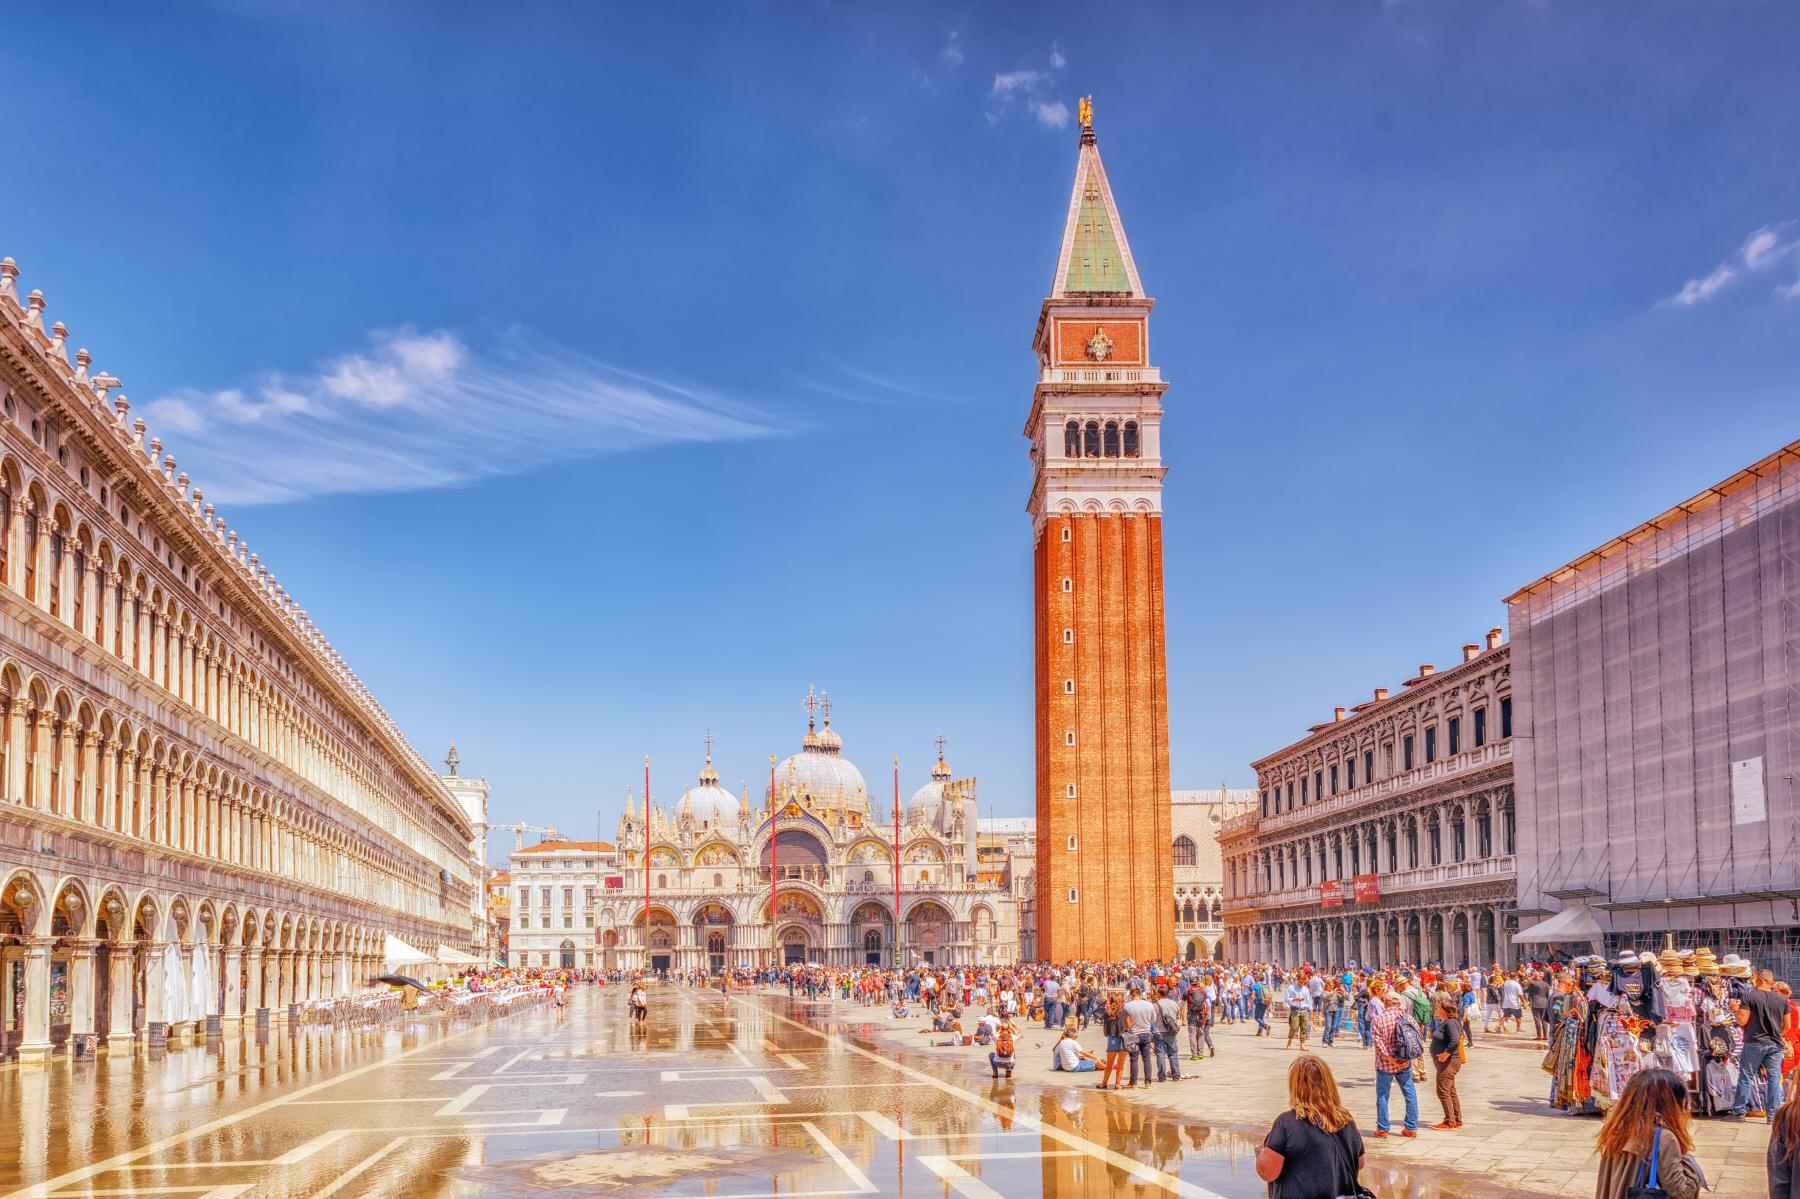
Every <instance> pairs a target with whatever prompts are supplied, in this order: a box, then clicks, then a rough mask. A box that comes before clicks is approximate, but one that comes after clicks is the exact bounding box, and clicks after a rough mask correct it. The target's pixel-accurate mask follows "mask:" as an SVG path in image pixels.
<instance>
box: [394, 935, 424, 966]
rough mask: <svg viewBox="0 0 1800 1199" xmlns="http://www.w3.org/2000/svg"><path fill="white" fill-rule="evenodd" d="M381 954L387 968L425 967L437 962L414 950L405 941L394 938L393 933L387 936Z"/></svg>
mask: <svg viewBox="0 0 1800 1199" xmlns="http://www.w3.org/2000/svg"><path fill="white" fill-rule="evenodd" d="M382 953H383V955H384V958H383V960H384V961H386V962H387V964H388V965H389V966H426V965H431V964H433V963H435V962H436V961H437V959H436V958H434V957H432V956H431V955H430V954H428V953H421V952H420V951H418V950H417V949H414V948H413V947H412V946H410V945H408V944H407V943H406V942H405V941H402V940H401V939H400V938H399V937H396V936H395V935H394V934H393V933H389V934H388V935H387V941H386V943H385V948H384V949H383V950H382Z"/></svg>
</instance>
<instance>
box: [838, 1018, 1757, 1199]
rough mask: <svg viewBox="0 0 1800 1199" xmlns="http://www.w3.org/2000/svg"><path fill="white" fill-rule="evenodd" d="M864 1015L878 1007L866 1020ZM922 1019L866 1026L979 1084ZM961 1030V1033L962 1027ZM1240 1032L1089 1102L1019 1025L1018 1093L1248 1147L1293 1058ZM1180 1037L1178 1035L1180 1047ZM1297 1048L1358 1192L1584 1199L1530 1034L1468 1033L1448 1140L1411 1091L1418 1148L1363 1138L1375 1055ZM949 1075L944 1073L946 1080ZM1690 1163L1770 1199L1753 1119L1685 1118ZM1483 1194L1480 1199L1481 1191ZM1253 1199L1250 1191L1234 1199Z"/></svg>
mask: <svg viewBox="0 0 1800 1199" xmlns="http://www.w3.org/2000/svg"><path fill="white" fill-rule="evenodd" d="M864 1010H866V1011H875V1010H876V1009H864ZM924 1023H926V1021H925V1020H921V1019H909V1020H905V1021H892V1020H886V1019H876V1020H874V1021H872V1022H871V1027H872V1028H873V1029H874V1030H875V1031H876V1034H877V1036H878V1037H879V1039H880V1041H881V1042H882V1043H883V1044H884V1045H888V1046H892V1047H894V1048H898V1049H902V1050H904V1051H905V1052H906V1054H907V1056H908V1057H909V1058H913V1057H918V1058H924V1059H927V1060H930V1061H933V1062H936V1063H939V1064H940V1066H947V1067H948V1068H950V1069H952V1070H954V1071H956V1072H958V1073H960V1074H962V1075H964V1076H971V1075H974V1076H980V1077H986V1076H987V1075H988V1074H989V1067H988V1063H987V1051H986V1050H985V1049H983V1048H982V1047H980V1046H974V1047H970V1048H962V1047H957V1048H949V1047H937V1046H934V1045H932V1041H933V1040H934V1039H939V1040H941V1039H942V1037H941V1035H940V1036H939V1037H937V1038H932V1037H927V1036H923V1035H920V1034H919V1033H918V1032H917V1031H916V1030H917V1029H918V1028H919V1027H921V1026H922V1025H923V1024H924ZM965 1023H966V1024H969V1025H971V1026H972V1023H973V1022H972V1021H965ZM1253 1027H1254V1025H1251V1024H1235V1025H1220V1026H1218V1027H1216V1028H1215V1029H1214V1030H1213V1041H1214V1044H1215V1046H1216V1047H1217V1050H1218V1056H1217V1057H1213V1058H1209V1059H1207V1060H1206V1061H1204V1062H1190V1061H1188V1060H1186V1057H1185V1055H1184V1057H1183V1060H1182V1063H1181V1068H1182V1070H1183V1072H1184V1073H1191V1075H1192V1077H1191V1078H1190V1079H1188V1080H1186V1081H1183V1082H1180V1083H1171V1084H1167V1085H1162V1086H1154V1087H1152V1088H1151V1089H1149V1090H1147V1091H1144V1090H1132V1091H1124V1092H1116V1093H1115V1092H1110V1091H1109V1092H1094V1091H1093V1088H1094V1078H1095V1076H1094V1075H1091V1074H1082V1075H1070V1074H1064V1073H1060V1072H1057V1071H1054V1070H1052V1069H1051V1068H1050V1046H1051V1045H1053V1044H1055V1042H1056V1039H1057V1034H1056V1033H1054V1032H1051V1031H1048V1030H1045V1029H1043V1028H1041V1027H1037V1026H1031V1027H1026V1028H1025V1029H1024V1031H1023V1033H1022V1034H1021V1035H1020V1037H1019V1044H1018V1056H1017V1067H1016V1069H1015V1077H1016V1081H1017V1082H1018V1083H1019V1084H1021V1085H1029V1086H1033V1087H1041V1088H1043V1089H1045V1090H1046V1091H1049V1092H1070V1091H1076V1090H1083V1091H1089V1092H1093V1093H1094V1094H1097V1095H1099V1096H1100V1097H1101V1098H1102V1099H1103V1100H1105V1101H1106V1102H1108V1103H1110V1104H1114V1105H1118V1106H1120V1107H1125V1108H1139V1107H1155V1108H1158V1109H1163V1110H1166V1111H1168V1112H1170V1113H1172V1114H1174V1115H1175V1116H1177V1117H1183V1118H1187V1119H1190V1120H1193V1121H1197V1122H1199V1123H1201V1124H1203V1125H1204V1126H1205V1127H1207V1128H1209V1129H1211V1130H1213V1131H1214V1133H1215V1134H1219V1133H1224V1134H1239V1135H1241V1136H1242V1137H1243V1138H1245V1139H1246V1140H1248V1141H1250V1142H1251V1143H1252V1144H1255V1143H1260V1141H1261V1140H1262V1138H1263V1136H1264V1135H1265V1134H1266V1133H1267V1132H1268V1129H1269V1126H1270V1125H1271V1124H1272V1123H1273V1122H1274V1120H1275V1117H1276V1116H1277V1115H1279V1114H1280V1113H1281V1112H1282V1111H1283V1110H1284V1109H1285V1107H1286V1099H1287V1070H1288V1066H1289V1063H1291V1062H1292V1061H1293V1059H1294V1056H1295V1053H1296V1052H1297V1051H1296V1050H1290V1049H1287V1048H1286V1047H1285V1029H1284V1028H1282V1027H1275V1028H1273V1029H1272V1031H1271V1033H1270V1035H1269V1036H1268V1037H1260V1038H1259V1037H1254V1036H1252V1035H1251V1033H1250V1030H1251V1029H1252V1028H1253ZM1082 1045H1083V1047H1084V1048H1085V1049H1087V1050H1088V1051H1089V1052H1094V1053H1099V1052H1100V1051H1101V1050H1103V1049H1104V1046H1105V1038H1104V1037H1103V1036H1102V1035H1100V1032H1099V1029H1098V1027H1097V1026H1094V1027H1090V1028H1089V1029H1088V1030H1087V1032H1085V1033H1083V1034H1082ZM1186 1045H1187V1033H1186V1031H1185V1030H1183V1032H1182V1047H1183V1048H1186ZM1308 1048H1309V1049H1310V1050H1311V1051H1313V1052H1317V1053H1318V1054H1319V1055H1320V1056H1322V1057H1323V1058H1324V1059H1325V1060H1326V1061H1327V1062H1328V1063H1330V1065H1331V1068H1332V1073H1333V1074H1334V1075H1336V1077H1337V1080H1338V1086H1339V1088H1340V1090H1341V1091H1342V1094H1343V1098H1344V1103H1345V1106H1347V1107H1348V1108H1349V1109H1350V1112H1351V1114H1352V1115H1353V1116H1354V1117H1355V1119H1356V1123H1357V1127H1358V1128H1359V1129H1361V1130H1362V1132H1363V1136H1364V1138H1365V1143H1366V1145H1367V1146H1368V1158H1367V1169H1365V1178H1364V1181H1365V1183H1367V1184H1369V1185H1371V1186H1372V1187H1373V1189H1374V1190H1375V1191H1376V1192H1377V1193H1378V1194H1379V1195H1381V1196H1383V1199H1386V1197H1387V1196H1390V1195H1393V1196H1401V1195H1405V1196H1409V1197H1410V1196H1420V1197H1423V1196H1430V1195H1440V1194H1448V1193H1465V1192H1464V1191H1463V1190H1462V1189H1460V1188H1467V1190H1466V1193H1469V1194H1490V1195H1499V1194H1503V1193H1512V1194H1528V1195H1554V1196H1572V1195H1592V1194H1593V1192H1594V1179H1595V1173H1596V1170H1597V1169H1598V1165H1599V1158H1598V1157H1597V1155H1596V1154H1595V1153H1594V1136H1595V1134H1596V1133H1597V1132H1598V1131H1599V1128H1600V1120H1599V1118H1598V1117H1595V1116H1586V1117H1582V1116H1571V1115H1565V1114H1563V1113H1561V1112H1558V1111H1555V1110H1554V1109H1552V1108H1551V1107H1550V1106H1549V1104H1548V1102H1546V1095H1547V1092H1548V1088H1549V1077H1550V1076H1549V1075H1547V1074H1545V1073H1544V1072H1543V1070H1542V1068H1541V1067H1540V1065H1539V1062H1540V1060H1541V1059H1542V1057H1543V1046H1541V1045H1538V1044H1537V1043H1535V1042H1533V1041H1532V1040H1531V1038H1530V1035H1529V1034H1528V1033H1527V1034H1525V1035H1518V1034H1510V1033H1509V1034H1504V1035H1499V1034H1491V1033H1487V1034H1484V1033H1480V1032H1478V1033H1477V1042H1476V1045H1475V1047H1474V1049H1473V1050H1472V1051H1471V1052H1470V1054H1469V1061H1468V1063H1467V1064H1466V1065H1465V1066H1464V1067H1463V1069H1462V1072H1461V1074H1460V1075H1459V1077H1458V1079H1457V1082H1458V1087H1457V1090H1458V1094H1459V1095H1460V1096H1461V1098H1462V1105H1463V1121H1464V1125H1465V1126H1464V1127H1463V1128H1462V1129H1460V1130H1457V1131H1455V1132H1436V1131H1433V1130H1432V1129H1431V1127H1430V1126H1431V1125H1432V1124H1435V1123H1437V1122H1438V1121H1439V1120H1440V1119H1442V1118H1443V1112H1442V1109H1440V1108H1439V1106H1438V1102H1437V1093H1436V1091H1435V1090H1434V1089H1433V1087H1432V1084H1431V1082H1429V1081H1427V1082H1425V1083H1422V1084H1420V1085H1419V1087H1418V1092H1419V1125H1420V1131H1419V1135H1418V1137H1417V1138H1414V1139H1408V1138H1403V1137H1400V1136H1398V1135H1395V1136H1392V1137H1389V1138H1387V1139H1385V1140H1379V1141H1378V1140H1374V1139H1372V1138H1371V1137H1370V1135H1369V1134H1371V1133H1373V1132H1374V1131H1375V1064H1374V1055H1373V1053H1372V1052H1371V1051H1369V1050H1365V1049H1363V1048H1362V1047H1361V1045H1360V1043H1359V1042H1358V1041H1357V1040H1356V1039H1355V1038H1354V1037H1352V1036H1345V1037H1342V1038H1340V1039H1339V1040H1338V1042H1337V1043H1336V1044H1335V1045H1333V1046H1332V1047H1331V1048H1321V1047H1320V1046H1319V1043H1318V1040H1317V1038H1316V1037H1315V1038H1314V1039H1313V1040H1312V1041H1311V1042H1310V1044H1309V1046H1308ZM953 1076H954V1075H953ZM1390 1103H1391V1105H1392V1107H1391V1110H1390V1112H1389V1117H1390V1119H1391V1121H1392V1126H1393V1129H1394V1130H1395V1132H1396V1134H1397V1133H1398V1130H1399V1128H1400V1127H1401V1117H1402V1114H1403V1112H1404V1110H1405V1107H1404V1104H1405V1100H1404V1098H1403V1097H1402V1096H1401V1095H1400V1093H1399V1091H1398V1090H1397V1089H1396V1090H1395V1091H1394V1092H1393V1093H1392V1095H1391V1096H1390ZM1694 1130H1695V1155H1696V1156H1697V1157H1698V1158H1699V1160H1700V1163H1701V1165H1702V1167H1703V1168H1704V1169H1705V1171H1706V1174H1707V1180H1708V1181H1709V1182H1711V1183H1712V1184H1713V1185H1714V1187H1715V1188H1716V1189H1714V1190H1713V1191H1710V1192H1708V1195H1709V1196H1710V1197H1711V1199H1753V1197H1754V1199H1763V1197H1765V1196H1766V1195H1767V1194H1768V1188H1767V1184H1766V1182H1765V1175H1764V1165H1763V1160H1764V1154H1765V1153H1766V1151H1767V1149H1768V1144H1769V1133H1768V1126H1767V1125H1766V1124H1765V1123H1763V1122H1762V1121H1760V1120H1759V1121H1750V1122H1745V1123H1741V1124H1734V1123H1728V1122H1725V1121H1719V1120H1710V1119H1708V1120H1696V1121H1695V1122H1694ZM1484 1182H1485V1183H1486V1184H1487V1185H1488V1187H1489V1189H1487V1190H1482V1189H1481V1187H1480V1184H1481V1183H1484ZM1245 1193H1251V1194H1254V1193H1257V1192H1245Z"/></svg>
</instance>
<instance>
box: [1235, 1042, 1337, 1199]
mask: <svg viewBox="0 0 1800 1199" xmlns="http://www.w3.org/2000/svg"><path fill="white" fill-rule="evenodd" d="M1362 1162H1363V1142H1362V1134H1361V1133H1360V1132H1359V1131H1357V1128H1356V1121H1355V1120H1353V1119H1351V1117H1350V1113H1349V1112H1348V1111H1347V1110H1345V1108H1344V1104H1343V1101H1342V1100H1341V1099H1340V1098H1339V1097H1338V1087H1337V1080H1336V1079H1334V1078H1333V1077H1332V1076H1331V1067H1330V1066H1328V1065H1326V1064H1325V1059H1323V1058H1321V1057H1319V1056H1317V1055H1316V1054H1311V1053H1303V1054H1301V1055H1300V1056H1299V1057H1297V1058H1295V1059H1294V1064H1293V1065H1291V1066H1289V1067H1288V1110H1287V1111H1285V1112H1282V1113H1281V1114H1280V1115H1279V1116H1277V1117H1275V1123H1274V1125H1273V1126H1272V1127H1271V1128H1270V1129H1269V1135H1268V1136H1266V1137H1264V1138H1263V1143H1262V1146H1261V1147H1260V1148H1258V1149H1257V1151H1256V1176H1257V1177H1258V1178H1260V1179H1262V1180H1263V1181H1264V1182H1266V1183H1269V1184H1270V1187H1269V1193H1270V1194H1271V1195H1275V1196H1278V1197H1279V1199H1339V1197H1340V1196H1351V1195H1356V1194H1359V1193H1360V1192H1361V1186H1360V1184H1359V1182H1358V1175H1359V1174H1360V1173H1361V1171H1362Z"/></svg>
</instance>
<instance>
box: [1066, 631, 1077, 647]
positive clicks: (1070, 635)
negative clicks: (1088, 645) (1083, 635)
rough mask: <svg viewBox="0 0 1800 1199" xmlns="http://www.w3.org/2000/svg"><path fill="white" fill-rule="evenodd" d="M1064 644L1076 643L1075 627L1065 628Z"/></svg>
mask: <svg viewBox="0 0 1800 1199" xmlns="http://www.w3.org/2000/svg"><path fill="white" fill-rule="evenodd" d="M1063 644H1064V645H1074V644H1075V630H1074V629H1064V630H1063Z"/></svg>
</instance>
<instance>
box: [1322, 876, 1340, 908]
mask: <svg viewBox="0 0 1800 1199" xmlns="http://www.w3.org/2000/svg"><path fill="white" fill-rule="evenodd" d="M1319 906H1320V907H1322V908H1341V907H1343V906H1344V884H1343V881H1342V880H1340V879H1335V878H1328V879H1326V880H1325V881H1324V882H1322V883H1320V884H1319Z"/></svg>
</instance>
